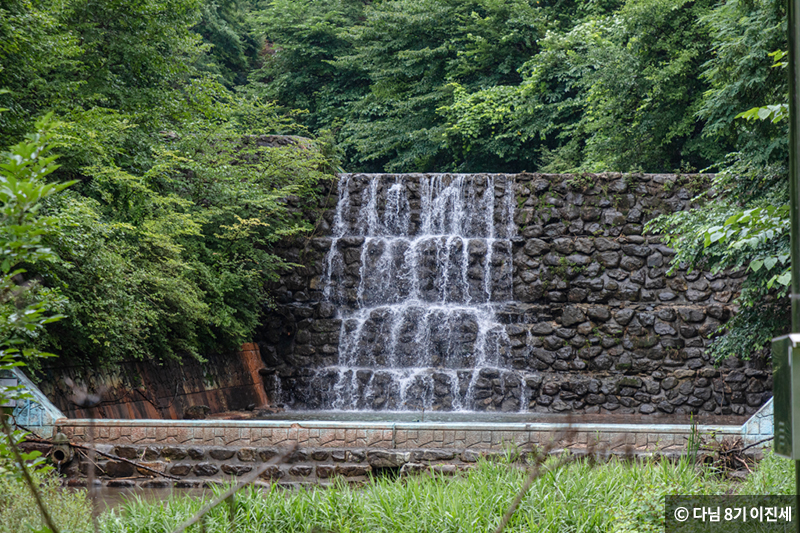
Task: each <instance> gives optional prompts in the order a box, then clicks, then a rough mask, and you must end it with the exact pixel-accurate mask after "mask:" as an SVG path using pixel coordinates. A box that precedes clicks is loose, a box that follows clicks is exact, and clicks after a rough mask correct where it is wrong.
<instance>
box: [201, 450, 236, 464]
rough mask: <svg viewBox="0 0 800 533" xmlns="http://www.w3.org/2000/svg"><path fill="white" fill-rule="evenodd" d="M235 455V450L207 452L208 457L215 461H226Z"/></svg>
mask: <svg viewBox="0 0 800 533" xmlns="http://www.w3.org/2000/svg"><path fill="white" fill-rule="evenodd" d="M235 453H236V451H235V450H231V449H228V448H212V449H211V450H208V455H209V456H210V457H211V458H212V459H216V460H217V461H227V460H228V459H230V458H231V457H233V456H234V454H235Z"/></svg>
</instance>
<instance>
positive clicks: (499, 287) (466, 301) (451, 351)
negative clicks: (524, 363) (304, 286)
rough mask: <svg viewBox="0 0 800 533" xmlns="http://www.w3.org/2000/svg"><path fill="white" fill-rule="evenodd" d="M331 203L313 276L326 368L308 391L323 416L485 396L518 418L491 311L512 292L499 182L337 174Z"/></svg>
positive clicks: (509, 208) (509, 233) (478, 400)
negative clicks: (329, 337) (332, 312)
mask: <svg viewBox="0 0 800 533" xmlns="http://www.w3.org/2000/svg"><path fill="white" fill-rule="evenodd" d="M338 194H339V198H338V203H337V207H336V214H335V217H334V224H333V232H332V242H331V248H330V251H329V252H328V254H327V257H326V261H325V268H326V271H325V274H324V276H323V282H324V290H323V295H324V297H325V298H326V299H327V300H328V301H330V302H331V303H333V304H335V305H336V307H337V310H338V311H337V316H338V318H339V319H341V330H340V332H339V346H338V360H337V363H336V365H335V366H332V367H328V368H324V369H318V370H317V372H318V373H319V375H320V376H326V377H327V378H330V377H331V376H333V379H332V380H330V379H328V380H327V381H325V380H322V379H321V380H319V382H318V383H316V384H315V387H318V388H319V389H320V390H318V391H309V392H308V394H315V393H316V394H317V395H318V396H319V397H320V398H323V400H321V402H322V405H321V406H322V407H323V408H327V409H341V410H363V409H367V410H397V411H405V410H418V409H422V408H424V409H429V410H431V409H433V410H436V409H440V410H453V411H461V410H467V411H471V410H476V409H485V408H486V406H487V405H490V404H491V402H492V396H493V393H492V391H493V390H494V391H495V394H501V395H502V396H503V397H504V398H509V397H511V398H516V399H517V402H518V403H517V404H516V406H515V407H514V409H515V410H517V409H518V410H526V409H527V405H525V403H526V400H525V398H526V396H525V390H524V388H525V381H524V379H523V378H522V377H520V375H519V373H518V372H515V371H514V370H512V369H511V367H510V366H509V365H510V363H509V361H508V360H507V359H508V353H509V338H508V335H507V334H506V332H505V328H504V326H503V324H501V323H500V322H498V320H497V316H496V311H495V308H496V306H498V305H500V304H502V303H503V302H505V301H508V300H510V299H511V294H512V286H511V285H512V268H513V266H512V257H511V254H512V247H511V240H510V239H511V238H512V237H513V236H514V234H515V232H516V227H515V224H514V220H513V215H514V204H515V202H514V191H513V183H512V181H511V179H510V178H507V177H506V176H501V175H483V176H468V175H457V174H438V175H411V176H408V175H406V176H402V177H401V176H391V175H384V174H381V175H343V176H342V177H341V179H340V182H339V191H338ZM325 383H332V384H331V385H328V386H327V389H328V390H322V389H325V388H326V385H325ZM512 389H513V390H512ZM514 391H517V392H514ZM487 398H488V401H487ZM504 410H505V406H504Z"/></svg>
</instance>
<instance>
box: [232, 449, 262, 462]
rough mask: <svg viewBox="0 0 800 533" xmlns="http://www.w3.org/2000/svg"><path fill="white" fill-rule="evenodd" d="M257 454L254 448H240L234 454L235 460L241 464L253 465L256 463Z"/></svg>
mask: <svg viewBox="0 0 800 533" xmlns="http://www.w3.org/2000/svg"><path fill="white" fill-rule="evenodd" d="M257 456H258V453H257V452H256V449H255V448H241V449H239V451H237V452H236V458H237V459H239V460H240V461H242V462H243V463H253V462H255V461H256V458H257Z"/></svg>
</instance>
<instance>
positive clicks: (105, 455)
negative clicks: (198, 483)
mask: <svg viewBox="0 0 800 533" xmlns="http://www.w3.org/2000/svg"><path fill="white" fill-rule="evenodd" d="M27 440H28V442H36V443H38V444H50V445H51V446H52V445H53V441H51V440H47V439H27ZM69 445H70V446H72V447H73V448H77V449H79V450H86V451H94V453H96V454H99V455H102V456H103V457H106V458H108V459H113V460H114V461H122V462H123V463H128V464H131V465H133V466H135V467H136V468H141V469H142V470H146V471H148V472H152V473H153V474H157V475H159V476H162V477H165V478H167V479H174V480H180V479H181V478H179V477H177V476H173V475H171V474H167V473H166V472H159V471H158V470H156V469H154V468H150V467H149V466H145V465H143V464H141V463H137V462H136V461H131V460H130V459H125V458H124V457H118V456H116V455H114V454H112V453H106V452H101V451H100V450H94V449H93V448H91V447H89V446H84V445H82V444H73V443H71V442H70V443H69Z"/></svg>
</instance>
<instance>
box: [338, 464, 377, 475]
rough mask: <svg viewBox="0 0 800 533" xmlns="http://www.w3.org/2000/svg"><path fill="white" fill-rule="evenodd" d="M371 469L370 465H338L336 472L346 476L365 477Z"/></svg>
mask: <svg viewBox="0 0 800 533" xmlns="http://www.w3.org/2000/svg"><path fill="white" fill-rule="evenodd" d="M371 471H372V467H371V466H369V465H336V474H337V475H339V476H344V477H363V476H366V475H368V474H369V473H370V472H371Z"/></svg>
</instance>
